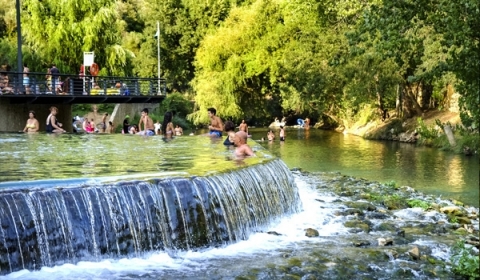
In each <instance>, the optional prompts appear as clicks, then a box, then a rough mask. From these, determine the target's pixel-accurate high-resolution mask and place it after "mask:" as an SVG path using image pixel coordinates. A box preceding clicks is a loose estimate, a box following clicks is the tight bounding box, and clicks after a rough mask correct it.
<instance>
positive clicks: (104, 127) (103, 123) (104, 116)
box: [102, 113, 108, 133]
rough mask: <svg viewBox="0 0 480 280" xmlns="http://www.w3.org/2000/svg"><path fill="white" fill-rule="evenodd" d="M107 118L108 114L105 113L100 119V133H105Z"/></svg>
mask: <svg viewBox="0 0 480 280" xmlns="http://www.w3.org/2000/svg"><path fill="white" fill-rule="evenodd" d="M107 117H108V113H105V114H104V115H103V117H102V133H105V132H106V131H107Z"/></svg>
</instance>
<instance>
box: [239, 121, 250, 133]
mask: <svg viewBox="0 0 480 280" xmlns="http://www.w3.org/2000/svg"><path fill="white" fill-rule="evenodd" d="M238 130H240V131H244V132H245V133H247V135H248V125H247V123H246V122H245V120H242V123H241V124H240V126H239V127H238Z"/></svg>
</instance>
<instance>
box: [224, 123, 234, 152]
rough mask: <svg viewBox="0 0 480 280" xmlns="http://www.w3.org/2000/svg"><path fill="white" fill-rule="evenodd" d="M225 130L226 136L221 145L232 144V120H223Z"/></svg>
mask: <svg viewBox="0 0 480 280" xmlns="http://www.w3.org/2000/svg"><path fill="white" fill-rule="evenodd" d="M225 132H226V133H227V138H225V141H223V145H225V146H233V142H234V139H235V124H234V123H233V122H232V121H226V122H225Z"/></svg>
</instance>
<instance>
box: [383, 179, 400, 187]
mask: <svg viewBox="0 0 480 280" xmlns="http://www.w3.org/2000/svg"><path fill="white" fill-rule="evenodd" d="M385 186H387V187H390V188H393V189H397V187H398V185H397V182H395V181H394V180H392V181H389V182H386V183H385Z"/></svg>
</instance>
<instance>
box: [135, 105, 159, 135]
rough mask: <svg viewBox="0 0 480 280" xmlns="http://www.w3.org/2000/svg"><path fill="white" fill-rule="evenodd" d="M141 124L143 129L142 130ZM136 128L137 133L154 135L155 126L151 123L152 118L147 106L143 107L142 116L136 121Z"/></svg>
mask: <svg viewBox="0 0 480 280" xmlns="http://www.w3.org/2000/svg"><path fill="white" fill-rule="evenodd" d="M142 124H143V130H142ZM138 129H139V130H140V132H139V133H138V134H139V135H145V136H153V135H155V126H154V125H153V120H152V118H150V116H149V115H148V108H144V109H143V110H142V116H141V117H140V121H139V122H138Z"/></svg>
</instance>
